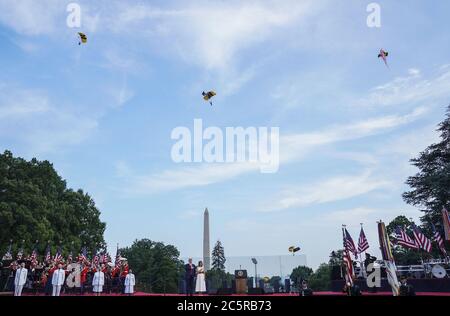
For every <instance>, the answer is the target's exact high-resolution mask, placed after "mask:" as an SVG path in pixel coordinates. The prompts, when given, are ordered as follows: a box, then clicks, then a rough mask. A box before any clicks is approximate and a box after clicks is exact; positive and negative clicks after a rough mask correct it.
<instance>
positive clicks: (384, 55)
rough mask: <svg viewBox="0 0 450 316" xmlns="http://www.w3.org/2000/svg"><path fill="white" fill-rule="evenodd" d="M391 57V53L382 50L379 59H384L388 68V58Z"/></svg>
mask: <svg viewBox="0 0 450 316" xmlns="http://www.w3.org/2000/svg"><path fill="white" fill-rule="evenodd" d="M388 56H389V53H388V52H387V51H385V50H384V49H380V53H379V54H378V58H381V59H383V61H384V63H385V65H386V67H389V65H388V63H387V57H388Z"/></svg>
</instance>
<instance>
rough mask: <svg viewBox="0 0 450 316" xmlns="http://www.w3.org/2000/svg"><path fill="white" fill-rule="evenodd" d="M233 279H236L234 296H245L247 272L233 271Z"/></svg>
mask: <svg viewBox="0 0 450 316" xmlns="http://www.w3.org/2000/svg"><path fill="white" fill-rule="evenodd" d="M234 278H235V279H236V294H247V291H248V286H247V270H236V271H234Z"/></svg>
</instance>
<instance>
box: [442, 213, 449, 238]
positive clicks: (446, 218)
mask: <svg viewBox="0 0 450 316" xmlns="http://www.w3.org/2000/svg"><path fill="white" fill-rule="evenodd" d="M442 222H443V223H444V236H445V240H450V214H449V213H448V211H447V209H446V208H445V207H444V208H443V209H442Z"/></svg>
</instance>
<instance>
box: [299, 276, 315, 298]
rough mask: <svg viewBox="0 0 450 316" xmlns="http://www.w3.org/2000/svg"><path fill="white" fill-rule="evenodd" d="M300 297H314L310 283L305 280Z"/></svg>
mask: <svg viewBox="0 0 450 316" xmlns="http://www.w3.org/2000/svg"><path fill="white" fill-rule="evenodd" d="M299 294H300V296H313V291H312V290H311V289H310V288H309V287H308V281H307V280H303V281H302V285H301V288H300V291H299Z"/></svg>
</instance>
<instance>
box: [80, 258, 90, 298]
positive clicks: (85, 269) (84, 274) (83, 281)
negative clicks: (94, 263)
mask: <svg viewBox="0 0 450 316" xmlns="http://www.w3.org/2000/svg"><path fill="white" fill-rule="evenodd" d="M88 273H89V266H88V265H83V266H82V270H81V273H80V294H81V295H83V294H84V285H85V284H86V281H87V274H88Z"/></svg>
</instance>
